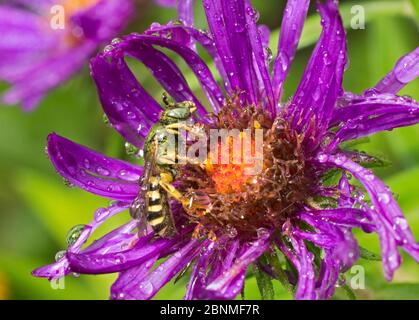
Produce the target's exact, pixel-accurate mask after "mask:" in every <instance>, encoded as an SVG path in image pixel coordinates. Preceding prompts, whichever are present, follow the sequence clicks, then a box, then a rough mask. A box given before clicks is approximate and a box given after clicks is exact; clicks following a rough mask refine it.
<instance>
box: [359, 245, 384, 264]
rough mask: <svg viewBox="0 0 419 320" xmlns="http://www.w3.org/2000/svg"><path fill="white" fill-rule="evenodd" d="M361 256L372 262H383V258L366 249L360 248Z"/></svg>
mask: <svg viewBox="0 0 419 320" xmlns="http://www.w3.org/2000/svg"><path fill="white" fill-rule="evenodd" d="M359 255H360V257H361V258H362V259H365V260H371V261H381V256H380V255H379V254H376V253H374V252H371V251H369V250H368V249H365V248H364V247H361V246H360V247H359Z"/></svg>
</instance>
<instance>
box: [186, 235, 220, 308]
mask: <svg viewBox="0 0 419 320" xmlns="http://www.w3.org/2000/svg"><path fill="white" fill-rule="evenodd" d="M215 249H216V243H215V242H212V243H210V244H209V245H208V247H207V248H206V250H203V252H201V253H200V254H199V256H198V257H197V258H196V262H195V265H194V267H193V269H192V272H191V275H190V280H189V284H188V287H187V289H186V294H185V297H184V300H194V299H199V298H200V294H199V293H198V292H200V291H201V290H202V288H204V287H205V284H206V278H207V269H208V266H209V263H210V260H211V258H212V255H213V252H214V250H215Z"/></svg>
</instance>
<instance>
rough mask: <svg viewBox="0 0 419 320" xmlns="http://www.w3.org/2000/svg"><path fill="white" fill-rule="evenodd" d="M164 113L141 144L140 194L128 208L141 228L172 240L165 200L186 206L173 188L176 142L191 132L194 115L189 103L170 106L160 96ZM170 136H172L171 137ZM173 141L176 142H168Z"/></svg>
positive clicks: (168, 102)
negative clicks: (141, 170)
mask: <svg viewBox="0 0 419 320" xmlns="http://www.w3.org/2000/svg"><path fill="white" fill-rule="evenodd" d="M163 101H164V103H165V107H164V111H163V112H162V113H161V115H160V118H159V121H158V122H157V123H156V124H155V125H154V126H153V127H152V128H151V130H150V132H149V133H148V135H147V137H146V140H145V144H144V171H143V175H142V178H141V179H140V182H139V184H140V191H139V193H138V196H137V197H136V199H135V200H134V202H133V204H132V205H131V207H130V214H131V216H132V217H133V218H134V219H137V220H139V221H140V224H141V225H142V226H150V227H151V228H152V229H153V231H154V232H155V233H156V234H157V235H158V236H160V237H167V238H170V237H173V236H174V235H175V234H176V233H177V231H176V227H175V223H174V220H173V215H172V212H171V209H170V205H169V202H168V199H169V198H170V197H171V198H174V199H176V200H178V201H179V202H181V203H184V202H185V199H184V197H183V195H182V194H181V193H180V192H179V191H178V190H176V188H175V187H174V186H173V185H172V182H173V180H174V179H175V177H176V169H175V164H176V161H177V155H176V154H173V153H176V146H174V145H173V144H176V140H179V139H180V138H181V137H180V136H179V131H180V129H184V130H186V131H192V130H193V128H192V127H191V126H190V125H188V124H187V123H188V122H189V120H190V119H191V118H192V117H193V115H194V112H195V111H196V109H197V107H196V105H195V104H194V103H193V102H191V101H184V102H180V103H173V102H170V101H169V100H168V99H167V97H166V96H163ZM170 135H171V136H170ZM170 137H176V138H177V139H170Z"/></svg>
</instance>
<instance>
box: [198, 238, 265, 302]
mask: <svg viewBox="0 0 419 320" xmlns="http://www.w3.org/2000/svg"><path fill="white" fill-rule="evenodd" d="M269 245H270V234H268V233H267V234H266V235H264V236H262V237H261V238H260V239H259V240H257V241H255V242H253V243H249V244H246V245H244V246H243V248H242V250H241V253H240V254H239V255H237V257H236V259H235V261H234V262H233V264H232V265H231V267H230V268H229V269H227V270H224V272H222V273H220V274H219V275H218V276H217V277H216V278H215V279H214V280H212V281H211V282H209V283H208V285H207V287H206V289H207V290H209V291H214V292H215V293H217V295H223V296H226V297H229V298H231V296H234V297H235V296H236V295H237V294H238V293H239V292H240V289H241V287H237V285H235V286H233V284H237V283H239V284H240V283H242V280H243V279H242V278H243V276H244V273H245V271H246V269H247V266H248V265H249V264H251V263H252V262H254V261H255V260H256V259H257V258H259V257H260V256H261V255H262V254H263V253H264V252H265V251H266V250H267V249H268V248H269Z"/></svg>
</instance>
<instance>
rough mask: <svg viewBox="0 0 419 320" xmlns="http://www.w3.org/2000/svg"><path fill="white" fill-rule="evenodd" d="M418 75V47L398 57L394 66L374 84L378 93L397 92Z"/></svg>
mask: <svg viewBox="0 0 419 320" xmlns="http://www.w3.org/2000/svg"><path fill="white" fill-rule="evenodd" d="M418 76H419V47H418V48H416V49H415V50H414V51H412V52H410V53H408V54H407V55H405V56H403V57H402V58H400V60H399V61H397V63H396V66H395V67H394V69H393V70H392V71H390V73H388V74H387V75H386V76H385V77H384V78H383V79H382V80H381V81H380V82H379V83H378V84H377V85H376V86H375V88H374V89H375V90H376V91H377V92H378V93H394V94H396V93H397V92H399V91H400V90H401V89H402V88H403V87H404V86H405V85H407V84H408V83H409V82H411V81H413V80H415V79H416V78H417V77H418Z"/></svg>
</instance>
